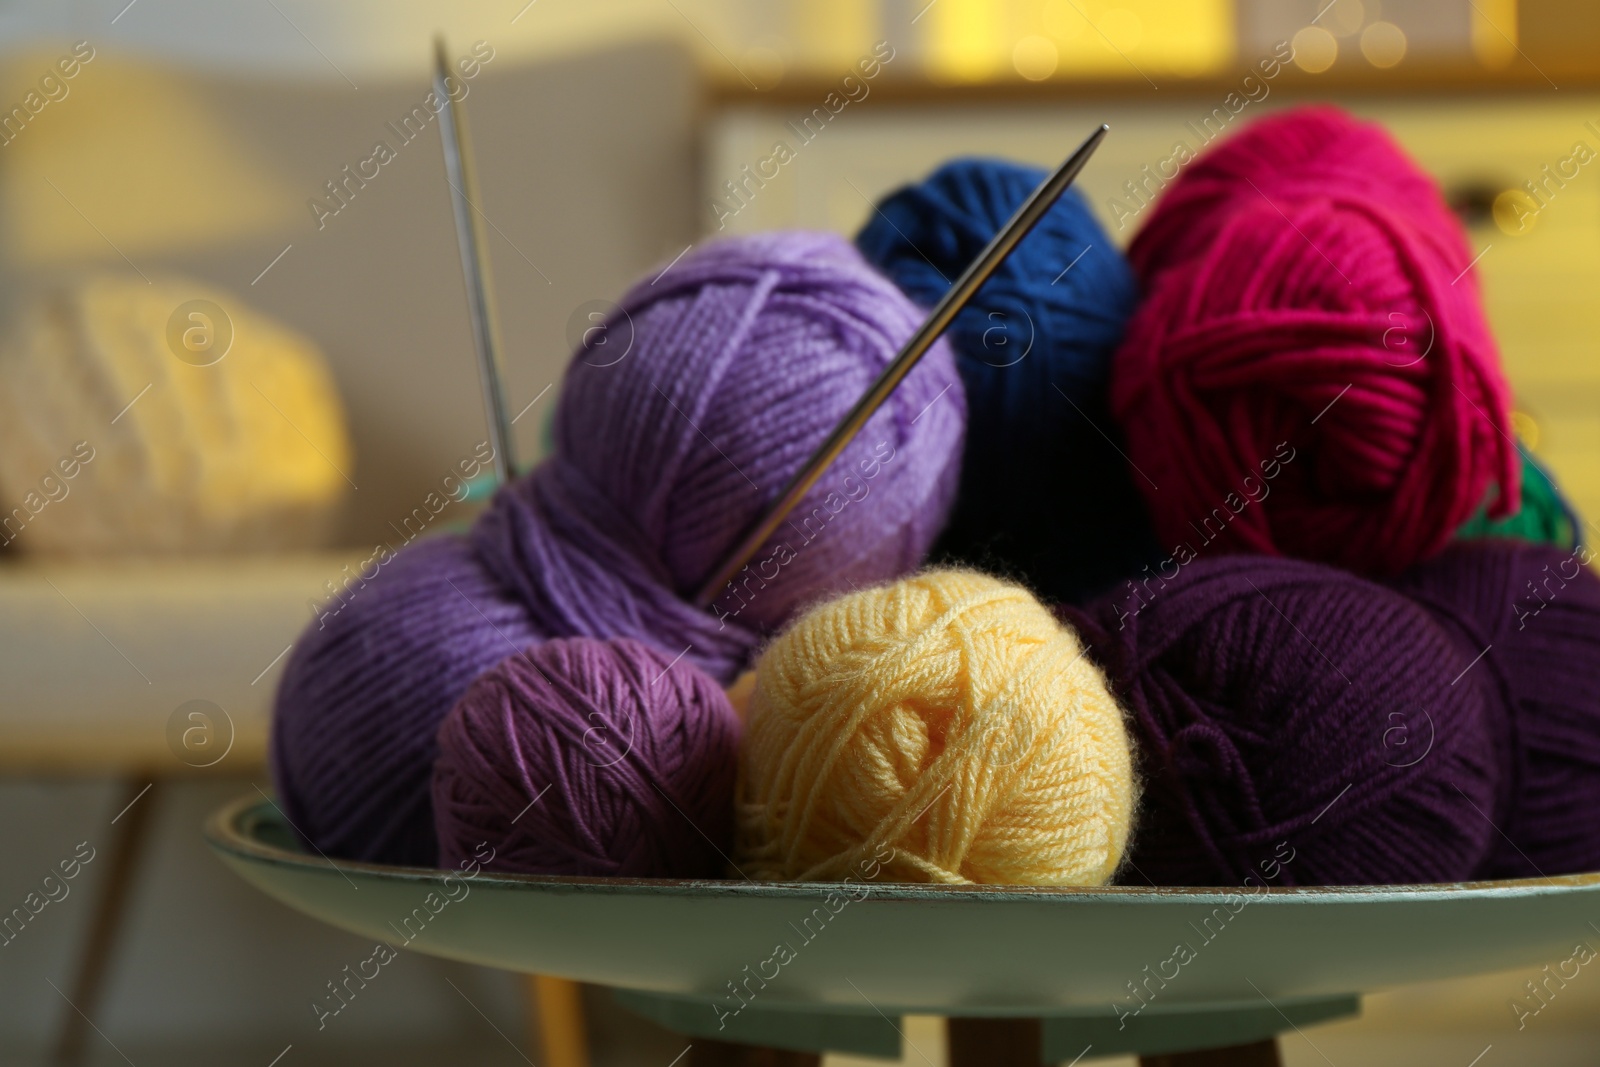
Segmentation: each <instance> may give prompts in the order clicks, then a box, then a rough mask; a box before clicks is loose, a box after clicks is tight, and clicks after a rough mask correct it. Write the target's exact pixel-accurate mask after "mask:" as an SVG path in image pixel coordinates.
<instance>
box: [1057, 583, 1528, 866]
mask: <svg viewBox="0 0 1600 1067" xmlns="http://www.w3.org/2000/svg"><path fill="white" fill-rule="evenodd" d="M1163 580H1165V584H1164V585H1163V584H1161V583H1162V581H1163ZM1062 617H1063V618H1064V619H1066V620H1067V621H1068V622H1069V623H1071V624H1072V625H1074V626H1075V627H1076V628H1077V630H1078V632H1079V634H1080V635H1081V636H1082V638H1083V639H1084V641H1085V642H1086V643H1087V645H1088V647H1089V649H1090V655H1091V656H1093V657H1094V659H1095V660H1096V661H1097V662H1098V663H1099V665H1100V666H1101V668H1102V669H1103V670H1104V671H1105V674H1106V677H1107V678H1108V679H1109V680H1110V683H1111V687H1112V691H1113V692H1114V693H1115V694H1116V696H1117V698H1118V699H1119V700H1120V701H1121V702H1122V704H1123V706H1124V707H1126V708H1127V710H1128V713H1129V716H1130V729H1131V730H1132V732H1133V734H1134V738H1135V746H1136V750H1137V752H1138V754H1139V762H1138V773H1139V776H1140V779H1141V781H1142V782H1143V786H1144V793H1143V802H1142V803H1141V805H1140V810H1139V812H1138V817H1137V826H1138V829H1137V832H1136V833H1135V835H1134V840H1133V846H1132V849H1131V856H1130V859H1129V861H1128V864H1127V866H1126V868H1125V869H1124V871H1123V873H1122V876H1121V879H1122V880H1123V881H1125V882H1128V883H1130V884H1146V883H1149V884H1155V885H1235V886H1237V885H1240V884H1242V883H1243V882H1244V879H1245V878H1246V877H1247V876H1249V875H1252V874H1253V875H1254V876H1255V877H1256V878H1257V879H1258V880H1259V879H1260V878H1261V877H1262V875H1261V866H1260V865H1261V864H1262V863H1263V862H1268V861H1271V860H1272V859H1273V858H1274V857H1275V856H1280V855H1282V854H1285V853H1286V854H1289V855H1293V857H1294V859H1293V861H1292V862H1287V863H1283V864H1282V865H1281V870H1280V872H1279V875H1278V879H1277V884H1281V885H1357V884H1396V883H1410V882H1449V881H1457V880H1461V879H1465V878H1468V877H1470V876H1472V875H1473V874H1474V873H1475V872H1476V871H1477V870H1478V869H1479V868H1480V865H1481V864H1482V862H1483V860H1484V858H1485V857H1486V856H1487V855H1488V854H1489V851H1490V849H1491V847H1492V846H1493V839H1494V838H1495V837H1496V836H1497V835H1496V833H1495V830H1494V828H1493V826H1492V825H1491V824H1490V821H1489V819H1490V818H1491V817H1493V815H1494V813H1495V812H1496V811H1497V801H1498V799H1499V797H1500V795H1501V794H1500V789H1501V786H1502V767H1501V763H1500V759H1499V757H1498V756H1497V753H1496V740H1497V739H1498V738H1499V737H1501V736H1502V732H1501V730H1502V726H1503V724H1502V723H1499V722H1497V721H1496V718H1495V713H1494V709H1493V708H1491V707H1489V706H1488V705H1487V704H1486V702H1485V699H1484V695H1483V693H1482V692H1480V690H1479V689H1478V688H1477V686H1476V685H1472V684H1461V685H1452V684H1451V683H1452V681H1453V680H1455V679H1456V678H1457V677H1458V676H1459V675H1460V674H1461V672H1462V671H1463V670H1464V669H1465V668H1466V667H1467V665H1468V664H1469V663H1470V662H1471V654H1467V653H1464V652H1463V651H1462V650H1461V649H1460V648H1459V647H1458V645H1457V644H1456V643H1455V642H1454V641H1452V640H1451V638H1450V637H1449V636H1448V635H1447V634H1446V633H1445V631H1444V630H1443V629H1442V628H1441V627H1440V625H1439V624H1438V623H1436V622H1435V621H1434V620H1433V618H1432V617H1431V616H1430V615H1429V614H1428V612H1427V611H1426V610H1424V609H1423V608H1421V607H1420V606H1419V605H1417V604H1415V603H1413V602H1412V601H1410V600H1408V599H1407V598H1405V597H1403V596H1401V595H1399V594H1397V593H1395V592H1393V591H1391V590H1389V589H1386V588H1383V587H1382V586H1379V585H1376V584H1374V583H1371V582H1368V581H1365V580H1363V579H1361V578H1358V577H1356V576H1354V575H1351V574H1348V573H1346V572H1343V571H1339V570H1336V569H1334V568H1331V567H1325V566H1319V565H1317V564H1312V563H1306V562H1301V561H1297V560H1275V559H1270V558H1266V557H1259V556H1256V557H1252V556H1233V557H1225V558H1220V559H1214V560H1196V561H1195V562H1193V563H1191V564H1189V565H1188V566H1186V567H1184V568H1182V569H1181V570H1180V571H1178V572H1177V573H1176V574H1175V575H1173V576H1172V577H1171V578H1170V579H1163V578H1158V579H1157V580H1156V581H1155V582H1152V583H1151V584H1150V586H1149V589H1148V590H1146V591H1143V592H1141V593H1138V594H1136V595H1129V594H1126V593H1125V594H1124V595H1122V596H1119V597H1115V598H1107V599H1104V600H1100V601H1096V602H1095V603H1094V604H1093V605H1091V606H1090V607H1088V608H1085V609H1081V610H1080V609H1073V608H1066V609H1063V611H1062ZM1424 709H1425V710H1426V715H1424ZM1430 716H1431V720H1429V721H1431V723H1432V724H1433V728H1434V733H1435V740H1434V742H1433V746H1432V750H1431V751H1430V752H1429V754H1428V756H1427V758H1425V759H1422V760H1420V761H1414V759H1413V757H1414V753H1415V751H1416V749H1417V747H1419V746H1418V745H1417V744H1413V745H1411V746H1409V747H1408V746H1406V745H1404V744H1402V743H1401V741H1402V734H1403V733H1405V732H1406V731H1410V737H1411V738H1412V739H1413V740H1414V741H1419V740H1420V738H1421V736H1422V734H1423V731H1424V729H1425V727H1424V725H1423V723H1424V720H1425V719H1426V718H1427V717H1430ZM1397 731H1400V732H1397ZM1280 844H1282V845H1283V850H1284V851H1283V853H1280V849H1279V846H1280Z"/></svg>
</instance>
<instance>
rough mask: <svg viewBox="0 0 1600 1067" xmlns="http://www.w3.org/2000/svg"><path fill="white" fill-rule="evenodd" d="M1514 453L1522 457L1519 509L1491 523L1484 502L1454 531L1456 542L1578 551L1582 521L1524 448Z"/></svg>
mask: <svg viewBox="0 0 1600 1067" xmlns="http://www.w3.org/2000/svg"><path fill="white" fill-rule="evenodd" d="M1517 450H1518V451H1519V452H1521V453H1522V507H1521V508H1519V509H1518V510H1517V511H1515V512H1514V513H1512V514H1510V515H1508V516H1506V517H1505V518H1503V519H1491V518H1489V505H1488V503H1487V502H1485V504H1484V506H1483V507H1481V508H1479V509H1478V510H1477V512H1476V513H1475V514H1474V515H1473V516H1472V518H1470V519H1468V520H1467V521H1466V522H1465V523H1463V524H1462V526H1461V528H1460V529H1459V530H1457V531H1456V540H1457V541H1480V540H1517V541H1531V542H1533V543H1535V544H1541V545H1555V546H1556V547H1557V548H1565V549H1575V548H1577V547H1578V546H1579V545H1581V544H1582V543H1583V520H1582V519H1580V518H1579V517H1578V513H1577V512H1576V511H1575V510H1573V507H1572V505H1571V504H1570V503H1568V502H1567V499H1566V497H1565V496H1563V495H1562V493H1561V487H1560V486H1558V485H1556V480H1555V478H1554V477H1553V476H1552V475H1551V474H1550V472H1549V471H1547V470H1545V469H1544V468H1543V467H1542V466H1540V465H1539V463H1538V462H1537V461H1535V460H1534V458H1533V456H1532V455H1531V454H1530V453H1529V452H1528V450H1527V448H1525V447H1522V446H1519V447H1518V449H1517Z"/></svg>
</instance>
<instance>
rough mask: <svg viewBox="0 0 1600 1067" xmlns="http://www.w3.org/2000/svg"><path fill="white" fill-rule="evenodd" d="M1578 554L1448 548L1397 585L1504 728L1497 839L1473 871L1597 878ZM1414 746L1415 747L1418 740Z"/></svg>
mask: <svg viewBox="0 0 1600 1067" xmlns="http://www.w3.org/2000/svg"><path fill="white" fill-rule="evenodd" d="M1593 558H1594V557H1593V553H1591V552H1590V551H1589V550H1588V549H1586V548H1582V547H1580V548H1577V549H1565V548H1559V547H1553V546H1550V545H1539V544H1524V543H1520V542H1516V541H1488V542H1477V543H1473V544H1463V545H1457V546H1455V547H1453V548H1451V549H1449V550H1448V551H1446V552H1445V553H1444V554H1443V555H1441V556H1439V557H1437V558H1436V559H1433V560H1430V561H1429V562H1427V563H1424V564H1422V565H1420V566H1418V567H1416V568H1414V569H1412V570H1411V571H1409V572H1407V573H1406V574H1404V575H1402V576H1401V577H1400V578H1399V579H1398V580H1397V582H1396V583H1395V585H1396V588H1398V589H1400V590H1401V591H1402V592H1404V593H1406V594H1408V595H1409V596H1412V597H1414V598H1415V599H1416V600H1417V601H1418V602H1419V603H1421V604H1422V605H1423V606H1424V607H1426V608H1427V609H1428V610H1429V611H1430V612H1432V613H1433V615H1434V616H1435V617H1436V618H1437V619H1439V621H1440V622H1441V623H1442V624H1443V625H1444V627H1445V629H1446V630H1447V631H1449V633H1450V634H1451V636H1452V637H1454V638H1455V639H1456V641H1457V642H1458V646H1459V649H1460V654H1461V656H1462V657H1464V659H1465V660H1467V661H1469V662H1471V661H1476V662H1473V665H1472V667H1471V669H1470V670H1468V672H1467V673H1466V675H1465V676H1464V677H1463V678H1462V681H1461V684H1462V685H1466V684H1468V683H1469V682H1471V683H1474V684H1476V685H1477V686H1478V687H1479V688H1481V689H1483V690H1484V691H1485V692H1486V693H1487V694H1488V696H1489V699H1490V700H1491V701H1492V702H1493V703H1494V704H1495V705H1496V706H1497V707H1498V708H1499V709H1500V710H1501V712H1502V714H1503V716H1504V720H1503V726H1502V729H1501V731H1500V736H1499V738H1498V739H1497V745H1496V748H1497V750H1498V751H1499V752H1501V753H1502V754H1503V755H1504V758H1505V761H1506V764H1507V766H1506V775H1505V778H1506V781H1505V785H1504V788H1503V789H1502V791H1501V803H1500V804H1498V805H1496V807H1495V808H1493V809H1490V808H1488V807H1485V809H1484V811H1485V812H1486V813H1487V814H1490V815H1492V816H1493V817H1494V819H1495V822H1496V823H1497V824H1498V826H1499V827H1500V829H1501V830H1502V831H1504V836H1502V835H1501V834H1498V833H1497V834H1495V835H1494V838H1493V840H1492V844H1493V846H1494V847H1493V849H1492V850H1491V852H1490V854H1489V856H1488V858H1487V859H1486V860H1485V862H1484V864H1483V865H1482V866H1481V867H1480V868H1479V870H1478V871H1477V872H1476V873H1477V874H1478V875H1479V876H1480V877H1483V878H1534V877H1539V876H1542V875H1553V874H1574V873H1578V872H1582V871H1596V870H1600V821H1597V819H1596V814H1595V813H1596V812H1600V578H1597V577H1596V576H1595V574H1594V572H1593V571H1592V570H1590V569H1589V566H1588V563H1589V561H1590V560H1591V559H1593ZM1424 739H1425V736H1424V737H1421V738H1419V741H1420V740H1424Z"/></svg>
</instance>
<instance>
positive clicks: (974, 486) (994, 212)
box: [856, 159, 1162, 602]
mask: <svg viewBox="0 0 1600 1067" xmlns="http://www.w3.org/2000/svg"><path fill="white" fill-rule="evenodd" d="M1044 178H1045V172H1044V171H1043V170H1040V169H1038V168H1036V167H1029V166H1023V165H1021V164H1017V163H1010V162H1006V161H1004V160H997V159H958V160H954V161H952V162H949V163H946V164H945V165H944V166H942V167H940V168H939V169H938V170H936V171H935V172H934V173H933V174H932V175H931V176H930V177H929V178H927V180H925V181H922V182H919V183H917V184H915V185H908V186H906V187H905V188H902V189H900V190H898V191H897V192H894V193H892V194H891V195H890V196H888V197H887V198H886V199H885V200H884V201H883V202H882V203H880V204H878V206H877V208H876V210H874V211H873V213H872V216H871V218H870V219H869V221H868V222H867V225H866V226H865V227H864V228H863V229H862V231H861V232H860V233H859V234H857V235H856V245H857V246H858V247H859V248H860V249H861V251H862V253H863V254H864V255H865V256H866V257H867V259H868V260H870V261H871V262H872V263H873V264H874V265H875V266H877V267H878V268H879V269H880V270H882V271H883V272H884V273H885V274H887V275H888V276H889V277H890V278H892V279H893V280H894V281H895V283H896V284H898V285H899V286H900V288H901V289H902V290H904V292H905V293H906V294H907V295H908V296H910V297H911V299H912V300H914V301H916V302H917V303H918V304H920V305H922V306H923V307H931V306H932V305H933V304H934V303H935V302H936V301H937V300H938V299H939V298H940V297H941V296H943V295H944V293H945V291H946V290H947V289H949V288H950V285H951V284H952V283H953V282H954V281H955V279H956V278H957V277H958V276H959V275H960V274H961V271H962V270H963V269H965V268H966V266H967V264H969V263H970V262H971V261H972V260H973V259H974V258H976V256H977V254H978V253H979V251H981V250H982V249H983V247H984V246H985V245H986V244H988V242H989V240H990V239H991V238H993V237H994V235H995V233H996V232H998V231H999V229H1000V227H1001V226H1003V225H1004V224H1005V222H1006V220H1008V219H1009V218H1010V217H1011V216H1012V214H1013V213H1015V211H1016V210H1017V208H1018V207H1020V206H1021V205H1022V202H1023V201H1024V200H1026V199H1027V198H1028V194H1029V193H1031V192H1033V190H1034V188H1035V187H1037V186H1038V185H1039V183H1040V182H1042V181H1043V180H1044ZM1138 298H1139V291H1138V283H1137V281H1136V280H1135V278H1134V274H1133V271H1132V269H1131V268H1130V267H1129V266H1128V263H1127V261H1126V260H1125V259H1124V258H1123V256H1122V253H1121V252H1120V251H1119V250H1118V249H1117V247H1116V245H1115V244H1113V243H1112V242H1111V239H1110V238H1109V237H1107V236H1106V233H1105V231H1104V230H1103V229H1101V227H1100V224H1099V223H1098V222H1096V221H1095V219H1094V217H1093V215H1092V214H1091V213H1090V211H1089V206H1088V204H1087V203H1086V202H1085V201H1084V199H1083V197H1082V196H1081V195H1080V194H1079V193H1078V192H1077V191H1076V190H1071V189H1069V190H1068V191H1067V193H1066V195H1065V196H1063V197H1062V198H1061V199H1060V200H1059V201H1058V202H1057V203H1056V204H1055V206H1054V207H1053V208H1052V209H1051V210H1050V211H1049V213H1047V214H1046V215H1045V217H1044V218H1043V219H1042V220H1040V222H1039V224H1038V225H1037V226H1036V227H1035V228H1034V230H1033V232H1032V233H1030V234H1029V235H1028V236H1027V237H1026V238H1024V239H1023V241H1022V243H1021V244H1019V245H1018V246H1017V248H1016V250H1015V251H1014V252H1012V254H1011V256H1010V258H1008V259H1007V260H1006V262H1005V263H1004V264H1002V265H1001V267H1000V269H999V270H997V271H996V272H995V273H994V275H993V276H992V277H990V279H989V281H988V282H987V283H985V285H984V286H983V288H982V289H981V290H979V292H978V294H977V296H975V297H974V298H973V300H972V302H971V303H970V304H968V305H967V307H966V308H965V309H963V310H962V312H961V314H959V315H958V316H956V319H955V321H954V322H953V323H952V324H951V326H950V329H949V332H948V334H947V336H948V337H949V338H950V341H951V344H952V345H953V346H954V347H955V351H956V356H957V366H958V368H959V369H960V372H961V378H962V382H963V383H964V384H965V386H966V390H967V413H968V414H967V419H968V421H967V444H966V453H965V456H964V459H963V467H962V473H961V488H960V494H959V496H958V497H957V500H956V506H955V512H954V514H953V515H952V516H951V520H950V525H949V526H948V527H947V528H946V530H945V533H944V535H943V537H942V538H941V539H940V541H939V544H938V545H937V546H936V547H935V555H936V556H937V557H940V558H942V559H943V560H945V561H951V562H958V563H965V564H969V565H973V566H978V567H982V568H984V569H987V570H990V571H997V572H1000V573H1003V574H1006V575H1009V576H1011V577H1014V578H1017V579H1019V580H1021V581H1023V582H1024V583H1026V584H1028V585H1029V586H1031V587H1032V588H1033V589H1034V590H1036V591H1037V592H1039V593H1040V594H1041V595H1043V596H1044V597H1045V599H1047V600H1054V601H1068V602H1081V601H1083V600H1085V599H1087V598H1089V597H1092V596H1094V595H1095V594H1097V593H1099V592H1102V591H1104V590H1106V589H1108V588H1110V587H1111V586H1113V585H1115V584H1117V583H1118V582H1120V581H1122V580H1123V579H1125V578H1129V577H1133V576H1135V575H1137V574H1139V573H1140V572H1141V569H1142V568H1143V567H1144V566H1145V565H1146V564H1154V563H1155V562H1156V561H1158V560H1160V559H1161V558H1162V553H1161V551H1160V546H1159V544H1158V543H1157V541H1156V537H1155V533H1154V530H1153V528H1152V526H1151V523H1150V519H1149V516H1148V513H1147V511H1146V509H1145V505H1144V502H1143V499H1142V498H1141V496H1140V494H1139V492H1138V490H1137V488H1136V487H1135V486H1134V484H1133V479H1134V478H1135V477H1137V476H1138V475H1136V474H1135V473H1134V472H1133V471H1132V470H1131V469H1130V468H1129V466H1128V462H1127V460H1126V459H1125V458H1124V457H1123V455H1122V452H1121V451H1120V450H1121V449H1122V448H1123V445H1122V441H1121V436H1120V434H1119V432H1118V430H1117V427H1116V425H1115V424H1114V423H1113V422H1112V419H1111V415H1110V405H1109V401H1108V395H1107V391H1108V383H1109V381H1110V372H1111V357H1112V353H1113V352H1115V351H1116V348H1117V345H1118V343H1119V342H1120V341H1121V340H1122V333H1123V329H1124V327H1125V326H1126V325H1127V322H1128V317H1129V316H1130V315H1131V314H1132V313H1133V310H1134V306H1135V304H1136V303H1137V302H1138Z"/></svg>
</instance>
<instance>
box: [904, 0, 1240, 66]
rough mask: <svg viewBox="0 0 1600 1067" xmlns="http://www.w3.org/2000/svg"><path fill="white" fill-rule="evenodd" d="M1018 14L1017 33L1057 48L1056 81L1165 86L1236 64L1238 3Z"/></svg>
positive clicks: (1187, 0) (1072, 6)
mask: <svg viewBox="0 0 1600 1067" xmlns="http://www.w3.org/2000/svg"><path fill="white" fill-rule="evenodd" d="M946 2H948V0H937V3H938V5H941V6H942V5H943V4H944V3H946ZM1018 6H1019V7H1021V8H1023V9H1024V10H1023V12H1021V13H1022V14H1024V16H1025V17H1023V18H1022V19H1021V20H1020V24H1018V25H1016V27H1015V31H1016V32H1018V33H1019V34H1020V35H1023V36H1026V35H1034V34H1036V35H1038V36H1042V37H1044V38H1045V39H1047V40H1049V41H1050V42H1051V43H1053V44H1054V45H1055V46H1056V71H1055V75H1054V76H1055V77H1063V76H1065V77H1124V78H1132V79H1135V80H1137V79H1139V78H1141V77H1144V78H1149V79H1150V80H1152V81H1155V82H1159V81H1160V78H1161V75H1164V74H1177V75H1181V76H1184V77H1192V76H1195V75H1201V74H1206V73H1220V72H1222V71H1224V70H1226V69H1227V68H1228V65H1229V64H1230V63H1232V62H1233V59H1234V46H1235V43H1236V42H1235V32H1234V3H1233V0H1110V2H1106V0H1044V2H1043V3H1042V4H1040V6H1039V7H1038V8H1036V9H1033V10H1035V11H1037V15H1036V16H1034V17H1031V18H1030V17H1026V15H1027V14H1028V12H1027V9H1029V8H1032V4H1029V3H1022V4H1019V5H1018ZM935 10H937V7H936V8H935ZM1013 61H1014V57H1013Z"/></svg>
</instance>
